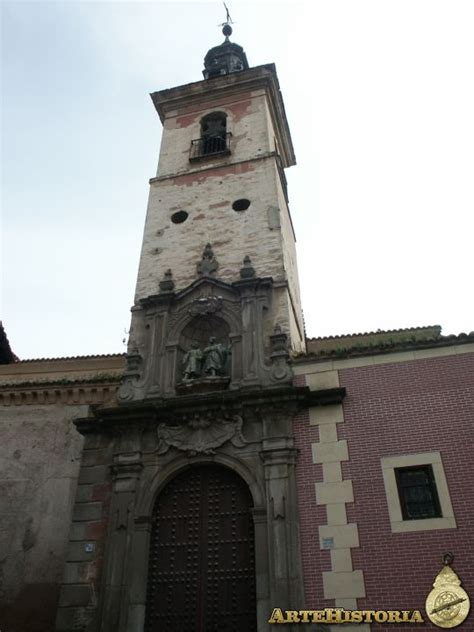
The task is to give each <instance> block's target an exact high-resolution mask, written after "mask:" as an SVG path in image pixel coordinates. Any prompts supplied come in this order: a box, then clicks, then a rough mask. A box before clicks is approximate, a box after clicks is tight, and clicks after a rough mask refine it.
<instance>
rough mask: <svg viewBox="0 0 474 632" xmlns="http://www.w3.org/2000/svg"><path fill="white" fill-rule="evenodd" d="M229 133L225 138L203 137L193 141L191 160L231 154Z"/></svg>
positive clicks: (190, 152)
mask: <svg viewBox="0 0 474 632" xmlns="http://www.w3.org/2000/svg"><path fill="white" fill-rule="evenodd" d="M231 136H232V134H231V133H230V132H227V134H226V135H225V136H203V137H202V138H196V139H195V140H192V141H191V147H190V149H189V160H191V161H193V160H202V159H203V158H211V157H212V156H217V155H224V154H230V137H231Z"/></svg>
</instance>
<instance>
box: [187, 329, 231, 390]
mask: <svg viewBox="0 0 474 632" xmlns="http://www.w3.org/2000/svg"><path fill="white" fill-rule="evenodd" d="M229 353H230V348H229V347H227V346H226V345H223V344H222V343H220V342H217V340H216V339H215V338H213V337H212V338H209V345H208V346H207V347H206V348H205V349H204V350H202V349H200V348H199V345H198V344H197V343H196V342H193V343H192V344H191V349H190V350H189V351H188V352H187V353H186V354H185V356H184V358H183V367H184V369H183V380H184V381H185V382H189V381H190V380H197V379H199V378H201V377H216V376H219V375H224V374H225V367H226V363H227V356H228V355H229Z"/></svg>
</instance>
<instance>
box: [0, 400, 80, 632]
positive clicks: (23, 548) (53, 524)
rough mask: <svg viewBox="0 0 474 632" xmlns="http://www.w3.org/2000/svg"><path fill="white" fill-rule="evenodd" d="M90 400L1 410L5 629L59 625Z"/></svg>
mask: <svg viewBox="0 0 474 632" xmlns="http://www.w3.org/2000/svg"><path fill="white" fill-rule="evenodd" d="M87 409H88V406H87V405H82V406H81V405H76V406H64V405H61V404H55V405H46V406H15V407H9V408H3V409H2V410H1V421H0V434H1V437H2V440H1V442H0V469H1V473H0V476H1V478H0V515H1V529H0V572H1V588H0V603H1V604H2V608H1V611H0V629H1V630H2V632H48V631H49V630H53V629H54V618H55V613H56V607H57V600H58V594H59V585H60V582H61V578H62V574H63V570H64V557H65V554H66V546H67V540H68V534H69V524H70V519H71V509H72V504H73V501H74V495H75V490H76V482H77V476H78V471H79V465H80V458H81V449H82V437H81V436H80V435H79V433H78V432H77V430H76V428H75V427H74V425H73V423H72V420H73V419H74V418H76V417H80V416H83V415H85V414H86V413H87Z"/></svg>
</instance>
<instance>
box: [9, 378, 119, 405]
mask: <svg viewBox="0 0 474 632" xmlns="http://www.w3.org/2000/svg"><path fill="white" fill-rule="evenodd" d="M120 379H121V376H117V378H116V379H113V380H111V379H110V378H109V379H108V380H104V381H97V380H64V381H60V380H58V381H56V382H54V381H52V382H40V383H35V382H30V383H18V384H7V385H1V386H0V406H33V405H34V406H38V405H51V404H63V405H65V406H73V405H78V404H89V405H94V404H110V403H111V402H112V401H113V400H115V394H116V392H117V389H118V386H119V382H120Z"/></svg>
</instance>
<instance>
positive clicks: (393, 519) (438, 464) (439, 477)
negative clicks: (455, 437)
mask: <svg viewBox="0 0 474 632" xmlns="http://www.w3.org/2000/svg"><path fill="white" fill-rule="evenodd" d="M380 462H381V465H382V475H383V482H384V485H385V494H386V496H387V505H388V515H389V518H390V526H391V528H392V533H406V532H409V531H430V530H433V529H456V519H455V517H454V512H453V506H452V504H451V498H450V496H449V488H448V482H447V480H446V475H445V473H444V468H443V461H442V459H441V453H440V452H424V453H422V454H405V455H402V456H384V457H382V458H381V459H380ZM417 465H431V467H432V468H433V476H434V482H435V485H436V489H437V492H438V498H439V504H440V507H441V517H440V518H420V519H417V520H404V519H403V515H402V507H401V504H400V497H399V495H398V486H397V479H396V476H395V470H396V469H398V468H400V467H413V466H417Z"/></svg>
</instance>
